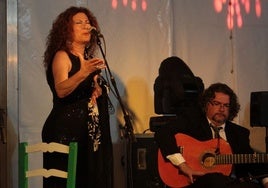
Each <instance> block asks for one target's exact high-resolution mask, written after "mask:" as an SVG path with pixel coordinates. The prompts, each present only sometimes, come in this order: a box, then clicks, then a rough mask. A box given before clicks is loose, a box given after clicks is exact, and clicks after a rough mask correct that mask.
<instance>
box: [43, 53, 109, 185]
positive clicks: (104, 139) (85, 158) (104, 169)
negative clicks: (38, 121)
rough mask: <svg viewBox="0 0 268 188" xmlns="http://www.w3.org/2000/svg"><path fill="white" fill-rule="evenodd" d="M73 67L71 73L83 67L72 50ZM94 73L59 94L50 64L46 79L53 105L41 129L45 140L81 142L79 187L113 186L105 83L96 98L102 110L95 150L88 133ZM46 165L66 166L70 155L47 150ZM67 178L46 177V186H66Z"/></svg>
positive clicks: (59, 167)
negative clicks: (97, 144) (62, 93)
mask: <svg viewBox="0 0 268 188" xmlns="http://www.w3.org/2000/svg"><path fill="white" fill-rule="evenodd" d="M69 58H70V59H71V62H72V69H71V71H70V72H69V77H70V76H72V75H73V74H75V73H76V72H77V71H78V70H79V69H80V60H79V58H78V57H77V56H74V55H73V54H69ZM93 76H94V74H91V75H89V76H88V77H87V78H86V79H85V80H84V81H83V82H81V83H80V85H79V86H78V87H77V88H76V89H75V90H74V91H73V92H72V93H71V94H69V95H68V96H66V97H64V98H59V97H58V96H57V94H56V91H55V87H54V78H53V74H52V68H51V66H50V67H48V70H47V82H48V84H49V86H50V89H51V91H52V94H53V108H52V111H51V112H50V114H49V116H48V118H47V120H46V122H45V124H44V126H43V130H42V141H43V142H47V143H49V142H58V143H63V144H66V145H68V144H69V143H70V142H78V160H77V176H76V187H78V188H80V187H81V188H111V187H113V157H112V156H113V153H112V142H111V135H110V125H109V112H108V96H107V93H106V89H105V88H104V86H102V89H103V92H102V93H103V94H102V96H100V97H99V98H98V99H97V103H98V111H99V129H100V133H101V134H100V135H101V136H100V145H99V147H98V149H97V151H94V150H93V146H92V142H93V141H92V140H91V139H90V137H89V130H88V122H89V121H90V119H89V116H88V102H89V99H90V97H91V94H92V91H93V83H94V82H93ZM43 163H44V167H45V168H51V167H53V168H58V169H62V170H66V169H67V157H66V155H64V154H51V153H45V154H44V156H43ZM65 187H66V179H62V178H56V177H50V178H44V182H43V188H65Z"/></svg>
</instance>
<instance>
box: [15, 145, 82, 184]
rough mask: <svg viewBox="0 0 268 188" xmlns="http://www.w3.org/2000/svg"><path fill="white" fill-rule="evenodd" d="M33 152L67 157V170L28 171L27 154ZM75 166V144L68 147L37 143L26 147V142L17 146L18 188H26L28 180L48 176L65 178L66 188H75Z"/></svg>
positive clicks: (42, 169)
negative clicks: (65, 155) (63, 154)
mask: <svg viewBox="0 0 268 188" xmlns="http://www.w3.org/2000/svg"><path fill="white" fill-rule="evenodd" d="M33 152H42V153H44V152H59V153H65V154H67V155H68V169H67V172H66V171H62V170H58V169H44V168H41V169H33V170H29V169H28V168H29V167H28V166H29V154H30V153H33ZM76 164H77V143H76V142H71V143H70V145H69V146H68V145H64V144H59V143H55V142H51V143H38V144H33V145H28V143H27V142H23V143H20V144H19V188H28V178H30V177H35V176H42V177H45V178H48V177H50V176H55V177H61V178H66V181H67V188H75V180H76Z"/></svg>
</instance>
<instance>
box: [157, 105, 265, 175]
mask: <svg viewBox="0 0 268 188" xmlns="http://www.w3.org/2000/svg"><path fill="white" fill-rule="evenodd" d="M177 133H184V134H187V135H189V136H191V137H193V138H195V139H197V140H200V141H205V140H209V139H212V131H211V129H210V127H209V123H208V121H207V118H206V116H205V114H204V113H203V112H202V110H201V109H200V108H198V107H191V108H187V109H185V110H184V112H183V113H180V114H178V115H177V120H176V121H175V122H173V123H170V124H167V125H166V126H163V127H161V128H160V129H159V130H157V131H156V132H155V140H156V142H157V143H158V146H159V147H160V149H161V152H162V154H163V155H164V157H166V156H167V155H170V154H174V153H179V150H178V147H177V145H176V140H175V138H174V135H175V134H177ZM225 133H226V137H227V141H228V142H229V144H230V146H231V148H232V151H233V153H234V154H245V153H253V152H254V151H253V149H252V148H251V147H250V140H249V130H248V129H246V128H244V127H242V126H239V125H237V124H235V123H232V122H230V121H227V122H226V126H225ZM234 169H235V174H236V176H237V177H238V178H240V177H247V176H248V174H249V173H250V174H251V175H253V176H258V175H262V174H268V165H267V164H266V165H264V164H260V165H256V164H254V165H252V164H243V165H234Z"/></svg>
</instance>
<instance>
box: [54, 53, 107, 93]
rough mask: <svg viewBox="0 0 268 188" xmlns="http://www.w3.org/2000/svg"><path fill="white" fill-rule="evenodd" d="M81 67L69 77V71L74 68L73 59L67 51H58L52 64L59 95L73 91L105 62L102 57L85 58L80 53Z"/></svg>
mask: <svg viewBox="0 0 268 188" xmlns="http://www.w3.org/2000/svg"><path fill="white" fill-rule="evenodd" d="M79 59H80V63H81V68H80V70H79V71H78V72H77V73H75V74H74V75H73V76H71V77H70V78H68V73H69V72H70V70H71V68H72V64H71V60H70V58H69V56H68V54H67V53H66V52H65V51H58V52H57V53H56V54H55V57H54V59H53V64H52V70H53V76H54V83H55V89H56V92H57V95H58V97H60V98H63V97H65V96H67V95H69V94H70V93H72V91H74V89H75V88H76V87H77V86H78V85H79V84H80V83H81V82H82V81H83V80H85V79H86V77H87V76H88V75H89V74H91V73H93V72H94V71H96V70H98V68H99V67H98V65H99V64H103V60H101V59H97V58H95V59H91V60H84V58H83V57H82V56H81V55H79Z"/></svg>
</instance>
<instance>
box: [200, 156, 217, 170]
mask: <svg viewBox="0 0 268 188" xmlns="http://www.w3.org/2000/svg"><path fill="white" fill-rule="evenodd" d="M215 162H216V159H215V154H213V153H205V154H204V155H203V156H202V158H201V163H202V165H203V166H204V167H205V168H212V167H213V166H214V164H215Z"/></svg>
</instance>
